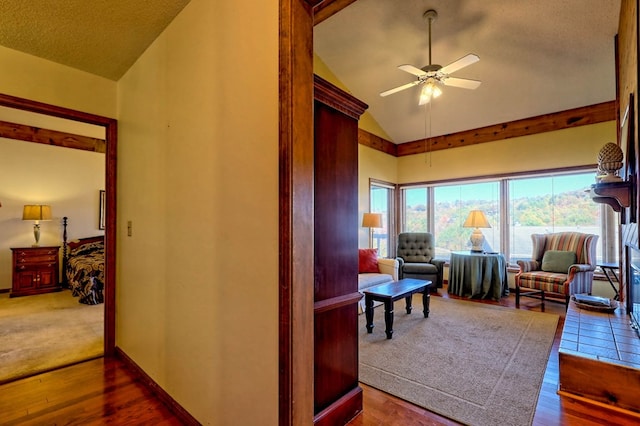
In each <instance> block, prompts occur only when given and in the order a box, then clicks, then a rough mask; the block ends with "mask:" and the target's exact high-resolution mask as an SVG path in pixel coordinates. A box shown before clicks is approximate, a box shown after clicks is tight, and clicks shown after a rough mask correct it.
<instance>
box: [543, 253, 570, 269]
mask: <svg viewBox="0 0 640 426" xmlns="http://www.w3.org/2000/svg"><path fill="white" fill-rule="evenodd" d="M574 263H576V252H574V251H561V250H548V251H546V252H545V253H544V256H542V267H541V269H542V270H543V271H545V272H558V273H562V274H566V273H567V272H568V271H569V266H571V265H573V264H574Z"/></svg>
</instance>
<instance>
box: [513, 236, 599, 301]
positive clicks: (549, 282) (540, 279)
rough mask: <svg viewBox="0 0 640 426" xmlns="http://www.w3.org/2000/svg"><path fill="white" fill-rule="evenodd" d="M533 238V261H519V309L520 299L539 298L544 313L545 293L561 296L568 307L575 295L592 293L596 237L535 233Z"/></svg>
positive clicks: (517, 289) (517, 291) (517, 288)
mask: <svg viewBox="0 0 640 426" xmlns="http://www.w3.org/2000/svg"><path fill="white" fill-rule="evenodd" d="M531 239H532V240H533V255H532V259H531V260H528V261H526V260H519V261H518V265H519V266H520V272H518V274H517V275H516V277H515V286H516V308H519V307H520V296H528V297H535V298H538V299H540V300H541V302H542V309H543V310H544V301H545V292H547V293H553V294H555V295H562V296H563V297H564V299H563V302H564V303H565V305H566V306H567V307H568V306H569V298H570V297H571V295H572V294H575V293H589V294H591V285H592V283H593V272H594V270H595V269H596V243H597V242H598V236H597V235H593V234H583V233H580V232H558V233H555V234H533V235H531ZM574 253H575V257H574ZM565 268H566V269H565ZM523 290H524V292H523ZM550 300H552V299H550ZM552 301H553V300H552Z"/></svg>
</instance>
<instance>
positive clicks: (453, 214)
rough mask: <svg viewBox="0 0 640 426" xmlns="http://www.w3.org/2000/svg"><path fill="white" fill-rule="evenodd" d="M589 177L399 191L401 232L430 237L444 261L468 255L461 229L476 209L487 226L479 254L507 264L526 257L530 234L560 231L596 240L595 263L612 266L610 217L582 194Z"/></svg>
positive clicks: (409, 187) (573, 175)
mask: <svg viewBox="0 0 640 426" xmlns="http://www.w3.org/2000/svg"><path fill="white" fill-rule="evenodd" d="M594 172H595V171H594V170H588V171H580V172H574V173H553V174H550V173H546V174H538V175H530V176H526V177H514V176H504V177H501V178H496V179H494V180H486V179H485V180H477V181H466V182H455V183H449V182H445V183H440V184H437V185H424V184H422V185H413V186H412V185H407V186H404V187H402V188H401V191H400V196H401V199H402V201H403V202H402V204H401V206H402V212H401V213H402V214H401V218H402V224H401V229H402V230H403V231H406V232H431V233H432V234H433V235H434V237H435V241H436V255H437V256H438V257H439V258H444V259H448V257H449V253H451V252H452V251H455V250H469V248H470V246H471V243H470V241H469V237H470V236H471V233H472V232H473V229H470V228H463V227H462V224H463V223H464V221H465V219H466V218H467V215H468V214H469V211H470V210H473V209H479V210H482V211H483V212H484V213H485V215H486V217H487V220H488V221H489V224H490V225H491V228H483V229H480V230H481V231H482V233H483V235H484V236H485V250H486V251H496V252H502V253H504V254H505V255H506V256H507V258H508V259H509V261H510V262H511V263H514V262H515V261H516V260H519V259H530V258H531V252H532V242H531V234H536V233H542V234H544V233H552V232H564V231H576V232H584V233H588V234H596V235H599V236H600V238H599V239H598V247H597V259H598V261H606V262H616V261H617V253H618V251H617V247H613V246H612V244H613V245H615V242H616V241H617V236H616V235H615V234H616V232H617V226H616V223H615V220H616V218H615V215H613V214H609V212H607V210H606V209H610V208H609V207H607V206H604V205H600V204H597V203H594V202H593V201H592V200H591V198H590V196H589V192H588V189H589V188H590V185H591V184H592V183H594Z"/></svg>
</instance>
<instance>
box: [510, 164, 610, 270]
mask: <svg viewBox="0 0 640 426" xmlns="http://www.w3.org/2000/svg"><path fill="white" fill-rule="evenodd" d="M593 176H594V175H593V173H592V172H591V173H581V174H571V175H556V176H541V177H531V178H523V179H513V180H510V181H509V214H510V218H509V222H510V224H511V225H510V228H509V247H510V250H511V252H510V258H511V261H515V260H518V259H529V258H531V251H532V249H533V247H532V244H533V243H532V242H531V234H547V233H552V232H566V231H575V232H584V233H587V234H597V235H601V230H602V228H603V220H602V218H601V208H600V205H599V204H597V203H594V202H593V201H592V200H591V197H590V196H589V193H588V192H586V191H585V189H587V188H589V186H590V185H591V184H592V183H593V182H594V180H593ZM597 250H598V256H597V257H598V259H599V260H602V238H599V239H598V249H597Z"/></svg>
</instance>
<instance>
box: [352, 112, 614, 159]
mask: <svg viewBox="0 0 640 426" xmlns="http://www.w3.org/2000/svg"><path fill="white" fill-rule="evenodd" d="M616 119H617V107H616V101H608V102H602V103H599V104H595V105H589V106H586V107H580V108H574V109H570V110H566V111H560V112H554V113H550V114H544V115H539V116H537V117H530V118H525V119H522V120H515V121H510V122H506V123H501V124H494V125H492V126H486V127H480V128H478V129H472V130H466V131H462V132H457V133H451V134H449V135H442V136H436V137H433V138H425V139H419V140H416V141H412V142H406V143H402V144H398V145H395V148H393V147H390V146H389V144H391V145H394V144H393V143H392V142H390V141H388V140H386V139H383V138H380V137H378V136H375V135H372V134H371V133H369V132H366V131H364V130H360V131H359V134H358V142H359V143H360V144H362V145H366V146H369V147H371V148H373V149H377V150H379V151H382V152H385V153H387V154H389V155H394V156H396V157H402V156H405V155H414V154H422V153H425V152H433V151H439V150H442V149H450V148H459V147H463V146H470V145H477V144H480V143H486V142H495V141H499V140H504V139H509V138H515V137H520V136H528V135H535V134H538V133H545V132H551V131H556V130H562V129H569V128H572V127H579V126H585V125H588V124H596V123H602V122H605V121H615V120H616Z"/></svg>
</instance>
